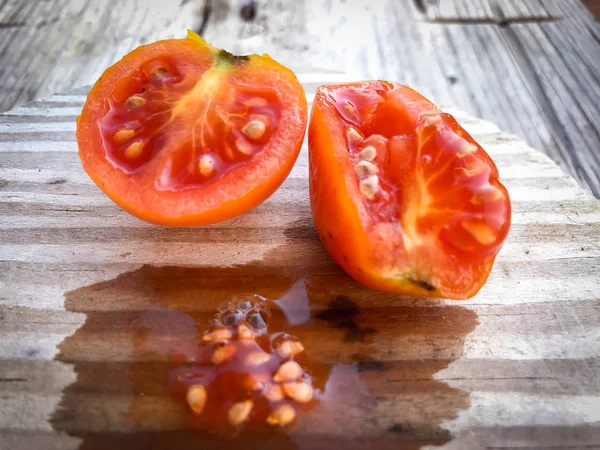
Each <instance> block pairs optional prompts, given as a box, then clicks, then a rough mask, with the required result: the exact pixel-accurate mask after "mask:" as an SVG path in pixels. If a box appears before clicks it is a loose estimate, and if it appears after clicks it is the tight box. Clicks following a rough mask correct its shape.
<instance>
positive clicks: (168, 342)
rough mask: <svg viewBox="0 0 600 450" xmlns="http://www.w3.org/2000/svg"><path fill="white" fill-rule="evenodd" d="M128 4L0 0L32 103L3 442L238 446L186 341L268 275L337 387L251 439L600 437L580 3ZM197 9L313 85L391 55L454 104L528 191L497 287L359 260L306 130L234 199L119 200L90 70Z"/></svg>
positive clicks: (0, 325)
mask: <svg viewBox="0 0 600 450" xmlns="http://www.w3.org/2000/svg"><path fill="white" fill-rule="evenodd" d="M106 5H107V3H106V2H101V1H100V2H99V1H92V0H81V1H75V0H52V1H18V0H4V1H0V61H3V64H2V65H1V67H0V93H1V95H0V101H2V102H4V103H3V104H4V106H5V109H9V108H10V107H11V106H12V105H13V104H15V103H19V106H17V107H15V108H13V109H12V110H11V111H9V112H7V113H6V114H4V115H2V116H0V449H2V450H4V449H11V450H12V449H17V450H19V449H31V448H36V449H37V448H43V449H64V448H67V449H71V448H73V449H74V448H82V449H97V448H114V449H119V448H126V449H132V448H189V447H190V446H192V445H196V446H197V447H198V448H204V449H206V448H222V447H223V444H222V442H220V441H218V440H216V439H215V438H214V437H211V436H207V435H205V434H203V433H198V432H191V431H189V430H188V429H187V428H186V426H185V423H186V420H187V419H186V418H187V415H188V414H189V413H188V412H187V409H186V407H185V405H184V404H183V403H182V402H181V401H180V400H177V399H174V398H173V397H172V396H170V395H169V392H168V388H167V383H166V376H167V374H168V370H169V369H168V363H167V361H168V359H169V355H170V354H171V351H172V349H173V348H174V347H175V346H177V345H179V344H181V343H182V342H183V343H187V344H189V343H193V342H195V340H196V339H197V337H198V336H199V335H200V334H201V333H202V332H203V331H204V330H205V328H206V326H207V325H208V322H209V320H210V319H211V317H212V316H213V314H214V311H215V309H216V308H217V307H218V306H219V305H221V304H222V303H223V302H226V301H228V300H229V299H231V298H232V297H239V296H246V295H253V294H257V295H260V296H262V297H264V298H266V299H268V301H269V302H270V303H269V304H270V305H271V308H272V309H273V314H274V315H275V316H277V315H279V316H281V317H284V318H287V319H286V320H284V321H283V322H284V325H285V326H284V329H285V330H286V331H289V332H290V333H293V334H295V335H297V336H298V337H299V338H300V339H301V340H302V342H303V343H304V344H305V346H306V348H307V352H308V353H309V354H310V355H311V357H312V358H313V359H314V360H315V361H316V362H317V363H318V364H319V365H320V366H319V367H322V368H324V370H322V371H321V372H320V373H323V374H324V375H322V376H321V379H319V380H318V381H319V383H320V385H321V386H322V387H324V388H325V391H324V394H323V398H322V400H323V401H322V406H321V407H320V408H319V409H317V410H315V411H314V413H313V414H310V415H307V416H305V417H302V418H301V420H300V422H299V424H298V425H297V426H296V427H295V428H294V429H293V430H292V431H291V432H290V433H277V434H275V435H273V436H270V437H269V438H268V439H269V440H268V441H265V440H264V439H266V438H264V436H263V437H261V436H251V437H250V438H248V439H246V440H245V441H244V443H245V444H246V445H245V446H246V447H250V448H253V446H254V447H256V448H274V449H275V448H276V449H278V450H280V449H287V448H311V449H312V448H317V449H319V448H327V449H329V448H331V447H332V446H338V447H340V448H361V449H364V448H373V449H375V448H376V449H381V448H383V449H387V448H390V449H392V448H393V449H396V448H401V449H405V448H406V449H413V448H437V447H433V446H442V447H443V448H446V449H457V450H458V449H460V450H463V449H479V448H490V449H499V448H537V449H563V448H564V449H567V448H568V449H579V448H585V449H590V448H600V377H599V374H600V334H599V327H598V323H600V297H599V294H598V293H599V292H600V289H599V288H600V269H599V267H600V202H599V201H598V200H595V199H594V198H593V197H592V196H590V195H589V194H588V193H586V192H585V191H584V189H585V190H588V191H589V190H593V191H594V192H595V193H596V194H598V192H600V190H599V186H600V183H599V181H598V173H599V171H600V169H599V165H598V158H599V152H598V150H599V149H600V145H599V142H600V137H599V136H600V134H599V131H598V128H599V125H598V122H599V121H598V117H600V116H599V115H598V111H597V110H598V107H599V106H598V105H600V81H599V80H600V78H599V77H598V73H600V70H598V67H599V65H600V57H599V56H600V47H599V46H598V37H599V36H600V33H599V31H598V24H597V22H594V21H593V19H592V18H591V16H589V15H587V13H586V12H585V10H584V9H583V8H582V7H581V5H580V3H579V2H577V1H575V0H554V1H541V0H540V1H525V0H523V1H517V0H512V1H509V0H505V1H504V0H503V1H492V0H478V1H469V2H466V1H458V0H455V1H444V0H442V1H440V2H439V3H438V4H437V5H433V2H426V1H421V2H409V1H405V2H402V1H394V0H382V1H378V0H370V1H362V0H360V1H354V0H353V1H349V0H348V1H346V2H341V1H334V0H331V1H322V0H306V1H304V2H301V1H297V0H296V1H285V0H272V1H266V0H265V1H259V2H257V5H258V6H257V8H256V11H255V15H254V18H252V19H250V20H246V19H244V18H242V17H241V16H240V13H239V7H240V5H239V3H238V2H231V1H219V0H214V1H212V2H209V3H206V2H202V3H201V4H200V3H198V2H194V1H185V0H183V1H181V2H179V1H177V2H168V1H164V0H163V1H160V2H158V1H157V2H153V1H148V2H143V1H141V0H139V1H125V0H115V1H114V2H111V4H110V5H111V7H110V8H107V7H106ZM197 11H201V12H203V14H198V13H197ZM245 11H246V13H248V10H245ZM250 15H251V14H250ZM247 16H248V15H247ZM186 27H192V28H195V29H199V28H201V29H202V32H203V35H204V36H205V37H207V38H208V39H210V40H212V41H214V42H215V44H217V45H219V46H226V47H228V48H229V49H230V50H232V51H234V52H240V53H248V52H256V51H259V52H262V51H266V52H269V53H271V54H272V55H273V56H274V57H275V58H277V59H279V60H280V61H281V62H283V63H285V64H288V65H289V66H291V67H292V68H293V69H295V70H296V71H297V72H299V73H300V77H301V80H302V81H303V83H304V84H305V86H306V89H307V94H308V96H309V100H310V99H311V97H312V94H314V91H315V89H316V86H317V85H318V84H320V83H326V82H336V81H342V79H349V78H353V79H355V78H388V79H392V80H397V81H402V82H405V83H407V84H409V85H412V86H414V87H416V88H417V89H419V90H421V91H423V92H424V93H426V94H428V95H430V96H432V97H433V98H434V99H435V100H437V101H438V102H439V103H440V104H442V105H448V106H453V107H454V109H453V110H452V111H451V112H454V111H457V112H456V114H457V117H458V118H459V120H460V121H461V122H462V123H463V124H464V126H465V127H466V128H467V129H468V130H469V131H470V132H471V133H473V135H474V136H475V137H476V139H478V140H479V141H480V142H481V143H482V145H483V146H484V148H486V149H487V150H488V151H489V153H490V154H491V155H492V157H493V158H494V159H495V160H496V161H497V163H498V166H499V169H500V173H501V177H502V179H503V181H504V182H505V184H506V185H507V187H508V189H509V191H510V193H511V197H512V199H513V205H514V215H513V227H512V230H511V234H510V236H509V239H508V241H507V243H506V245H505V246H504V248H503V250H502V252H501V254H500V256H499V258H498V261H497V264H496V266H495V268H494V271H493V272H492V275H491V277H490V280H489V282H488V284H487V285H486V286H485V287H484V289H483V290H482V291H481V293H480V294H479V295H478V296H477V297H476V298H474V299H472V300H470V301H468V302H451V301H444V300H426V299H417V298H402V297H396V296H392V295H388V294H382V293H378V292H375V291H373V290H370V289H367V288H365V287H362V286H360V285H359V284H357V283H355V282H354V281H352V280H351V279H350V278H348V277H347V276H346V275H345V274H344V273H343V272H342V271H341V270H340V269H339V267H337V266H336V265H335V263H333V261H332V260H331V259H330V258H329V256H328V255H327V254H326V252H325V251H324V250H323V248H322V246H321V244H320V242H319V240H318V238H317V236H316V233H315V231H314V227H313V225H312V220H311V218H310V209H309V205H308V197H307V183H308V181H307V160H306V149H304V150H303V153H302V154H301V156H300V158H299V161H298V163H297V164H296V166H295V168H294V170H293V172H292V174H291V176H290V178H289V179H288V180H287V181H286V183H285V184H284V186H283V187H282V188H281V189H280V190H278V191H277V193H276V194H275V195H274V196H273V197H271V198H270V199H269V200H268V201H267V202H265V203H264V204H263V205H261V206H260V207H258V208H257V209H256V210H254V211H252V212H250V213H248V214H246V215H244V216H242V217H239V218H236V219H233V220H230V221H228V222H225V223H223V224H219V225H215V226H210V227H206V228H202V229H163V228H160V227H156V226H152V225H149V224H146V223H143V222H140V221H138V220H137V219H134V218H132V217H130V216H128V215H127V214H125V213H123V212H122V211H121V210H119V208H117V207H116V206H115V205H114V204H112V202H110V201H109V200H108V199H107V198H106V197H105V196H104V195H103V194H102V193H101V192H100V191H99V190H98V189H97V188H96V187H95V186H94V185H93V183H92V182H91V181H90V180H89V179H88V178H87V176H86V175H85V174H84V173H83V171H82V169H81V166H80V162H79V160H78V157H77V154H76V142H75V138H74V126H75V125H74V120H75V116H76V115H77V114H78V113H79V111H80V109H81V106H82V103H83V100H84V98H85V94H86V93H87V88H82V89H74V88H73V86H77V85H80V84H89V83H90V82H92V81H94V80H95V78H96V77H97V76H98V75H99V73H100V72H101V71H102V70H103V69H104V67H105V66H107V65H108V64H109V63H111V62H112V61H114V60H116V59H118V57H120V56H121V55H122V54H124V53H125V52H127V51H128V50H129V49H131V48H132V47H134V46H136V45H138V44H139V43H140V42H148V41H151V40H154V39H156V38H159V37H167V36H175V35H176V36H181V35H182V29H184V28H186ZM339 73H345V74H346V75H343V76H341V75H338V74H339ZM54 91H59V92H63V94H60V95H55V96H51V97H49V98H46V97H48V95H49V94H50V93H52V92H54ZM30 98H39V99H41V100H38V101H36V102H34V103H30V104H21V103H23V102H24V101H26V100H27V99H30ZM42 98H44V99H42ZM461 110H462V111H465V112H466V113H462V112H458V111H461ZM473 116H480V117H484V118H486V119H489V120H490V121H491V122H489V121H484V120H480V119H475V118H473ZM500 130H503V131H500ZM506 132H509V133H506ZM511 133H512V134H511ZM515 134H516V135H518V136H519V137H517V136H515ZM523 139H525V140H527V141H528V142H529V143H530V144H532V145H533V146H534V147H535V148H536V149H537V150H539V151H535V150H532V149H531V148H530V147H528V146H527V145H526V144H525V143H524V142H523ZM540 152H544V153H546V155H548V156H550V157H551V158H552V159H554V160H555V161H558V162H559V163H560V164H561V166H562V167H563V168H564V169H565V170H566V171H568V172H569V173H570V174H571V175H572V176H573V177H574V178H575V179H573V178H571V177H569V176H567V175H565V174H564V173H563V171H561V170H560V169H559V168H558V167H557V166H556V165H555V164H554V163H553V162H552V161H551V160H550V159H548V158H547V157H546V156H544V155H543V154H542V153H540ZM580 186H583V187H584V189H582V188H581V187H580ZM326 383H327V384H326ZM261 439H263V441H262V442H261V441H260V440H261ZM259 442H260V444H261V445H260V446H259V445H258V443H259Z"/></svg>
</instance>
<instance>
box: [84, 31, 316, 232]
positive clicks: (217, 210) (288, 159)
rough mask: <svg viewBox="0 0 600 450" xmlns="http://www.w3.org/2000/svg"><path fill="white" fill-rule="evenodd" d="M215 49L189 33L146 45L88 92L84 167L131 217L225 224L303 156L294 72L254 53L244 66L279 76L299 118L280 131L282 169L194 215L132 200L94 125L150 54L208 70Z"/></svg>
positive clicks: (299, 91)
mask: <svg viewBox="0 0 600 450" xmlns="http://www.w3.org/2000/svg"><path fill="white" fill-rule="evenodd" d="M214 51H216V49H215V48H214V47H212V46H211V45H210V44H207V43H206V42H204V41H203V40H202V39H201V38H199V37H198V36H196V35H194V34H193V33H191V32H190V33H189V35H188V38H187V39H172V40H165V41H159V42H155V43H153V44H148V45H143V46H141V47H138V48H137V49H135V50H133V51H132V52H130V53H129V54H127V55H126V56H125V57H123V59H122V60H121V61H119V62H117V63H116V64H114V65H113V66H111V67H109V68H108V69H107V70H106V71H105V72H104V73H103V74H102V76H101V77H100V78H99V79H98V81H97V82H96V83H95V84H94V86H93V88H92V90H91V91H90V93H89V94H88V98H87V100H86V104H85V106H84V108H83V111H82V113H81V115H80V116H79V117H78V118H77V131H76V136H77V141H78V147H79V156H80V159H81V161H82V165H83V168H84V170H85V171H86V173H87V174H88V175H89V176H90V178H91V179H92V180H93V181H94V182H95V183H96V185H98V187H99V188H100V189H101V190H102V191H103V192H104V193H105V194H106V195H107V196H108V197H109V198H110V199H111V200H113V201H114V202H115V203H116V204H117V205H118V206H120V207H121V208H122V209H123V210H125V211H127V212H128V213H129V214H131V215H133V216H136V217H138V218H140V219H142V220H145V221H147V222H150V223H154V224H158V225H166V226H179V227H180V226H202V225H208V224H213V223H217V222H221V221H224V220H227V219H230V218H233V217H235V216H238V215H240V214H243V213H245V212H247V211H249V210H251V209H253V208H255V207H256V206H258V205H259V204H261V203H262V202H264V201H265V200H266V199H267V198H268V197H270V196H271V195H272V194H273V193H274V192H275V191H276V190H277V189H278V188H279V186H280V185H281V184H282V183H283V182H284V181H285V179H286V178H287V177H288V175H289V173H290V172H291V170H292V167H293V166H294V163H295V161H296V159H297V157H298V154H299V153H300V149H301V147H302V141H303V137H304V132H305V130H306V124H307V104H306V96H305V94H304V90H303V88H302V86H301V85H300V84H299V82H298V80H297V78H296V76H295V75H294V73H293V72H292V71H291V70H289V69H287V68H286V67H284V66H282V65H280V64H279V63H277V62H276V61H274V60H273V59H271V58H270V57H269V56H268V55H250V56H249V57H248V62H247V63H246V67H247V69H248V70H249V71H252V73H253V76H255V77H257V78H259V77H260V76H261V74H268V73H274V72H275V73H277V74H278V76H279V77H280V79H281V80H282V84H284V85H285V87H286V92H285V93H284V94H283V95H284V97H285V98H284V102H285V103H284V104H283V107H284V108H285V107H293V108H295V112H297V118H296V120H295V124H294V125H293V126H292V127H291V129H289V130H286V131H284V132H283V133H282V134H283V135H289V136H291V138H290V139H289V140H287V141H284V142H285V144H286V145H287V147H286V149H285V152H281V153H282V154H283V153H285V154H284V155H280V156H278V161H279V164H278V166H277V167H276V169H274V170H271V171H270V172H269V173H268V174H267V175H264V176H263V177H262V178H261V182H260V183H257V184H255V185H253V186H248V187H247V188H246V189H243V188H242V189H237V190H236V191H235V192H236V195H235V196H234V197H232V198H228V199H227V201H224V202H221V203H220V204H218V205H217V206H216V207H211V208H197V210H196V211H186V212H185V213H183V214H173V213H172V212H171V211H169V210H167V209H160V208H154V207H153V203H154V202H152V199H151V198H150V199H145V200H144V201H143V202H142V201H132V199H131V198H132V196H131V195H130V194H131V191H132V184H135V183H131V181H128V180H127V175H126V174H123V173H118V171H117V170H116V169H114V168H113V167H112V166H110V164H109V163H108V162H107V161H106V158H105V157H104V153H103V152H102V151H99V150H98V149H102V146H103V143H102V137H101V136H100V135H99V133H98V129H97V126H96V122H97V120H98V118H99V117H101V116H102V115H103V114H104V113H105V110H106V99H107V98H109V97H110V96H111V95H113V89H114V88H115V86H116V85H117V83H118V82H119V80H121V79H122V78H123V77H126V76H127V74H128V73H129V72H131V71H132V70H134V69H135V68H136V67H137V65H138V64H140V62H141V61H144V60H147V59H148V58H149V57H151V56H161V55H168V56H170V57H174V58H178V57H180V58H182V59H183V60H186V61H192V62H193V64H195V65H197V66H199V67H202V66H205V67H209V66H210V65H211V64H213V62H214V58H215V56H214ZM186 58H187V59H186ZM290 86H291V87H290ZM280 141H281V140H280ZM259 156H260V155H259ZM107 180H109V181H110V182H107ZM217 184H218V182H217ZM135 187H136V188H138V189H140V190H144V189H145V188H147V186H143V185H140V186H135ZM202 195H210V191H208V194H207V193H203V194H202ZM161 197H164V196H161V195H160V194H156V198H157V199H160V198H161ZM134 198H135V196H134ZM173 203H175V204H176V203H177V200H176V199H175V200H174V201H173Z"/></svg>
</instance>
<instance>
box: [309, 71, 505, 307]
mask: <svg viewBox="0 0 600 450" xmlns="http://www.w3.org/2000/svg"><path fill="white" fill-rule="evenodd" d="M376 83H384V82H361V83H351V84H348V85H339V86H322V87H320V88H319V90H318V91H317V96H316V98H315V102H314V104H313V109H312V111H311V118H310V124H309V133H308V139H309V164H310V200H311V210H312V215H313V220H314V223H315V226H316V228H317V231H318V234H319V237H320V239H321V241H322V242H323V244H324V246H325V248H326V249H327V251H328V252H329V254H330V255H331V256H332V258H333V259H334V260H335V261H336V262H337V263H338V264H339V265H340V266H341V267H342V268H343V269H344V270H345V271H346V272H347V273H348V274H349V275H350V276H352V277H353V278H354V279H356V280H357V281H359V282H361V283H363V284H365V285H367V286H369V287H372V288H375V289H378V290H382V291H387V292H391V293H396V294H401V295H411V296H424V297H445V298H452V299H466V298H470V297H472V296H474V295H475V294H476V293H477V292H478V291H479V289H480V288H481V287H482V286H483V285H484V284H485V282H486V280H487V278H488V276H489V273H490V270H491V268H492V265H493V262H494V259H495V257H496V255H497V253H498V251H499V250H500V248H501V245H502V242H503V241H504V239H505V238H506V235H507V233H508V229H509V226H510V210H511V208H510V200H509V196H508V192H507V191H506V189H505V188H504V186H502V184H500V182H499V181H498V171H497V168H496V166H495V164H494V163H493V161H492V160H491V158H489V156H488V155H487V154H486V153H485V152H484V151H483V149H481V147H479V146H478V145H477V144H476V143H475V141H474V140H473V138H472V137H471V136H469V135H468V134H467V133H466V131H464V130H463V129H462V128H461V127H460V126H459V125H458V124H457V123H456V122H455V121H454V119H453V118H452V117H451V116H449V115H445V114H441V111H439V110H438V109H437V108H436V107H435V106H434V105H433V104H432V103H431V102H429V101H428V100H427V99H426V98H424V97H423V96H421V95H420V94H418V93H416V92H415V91H413V90H411V89H409V88H407V87H405V86H401V85H398V84H391V83H385V84H386V85H387V89H390V91H389V93H387V94H385V95H386V96H387V97H386V98H387V99H388V100H389V101H386V102H382V103H381V104H379V106H378V108H377V109H373V108H370V107H369V106H365V108H364V109H361V112H360V114H359V115H361V118H360V119H357V120H356V121H355V122H354V123H355V124H357V126H358V125H359V124H361V123H362V124H363V125H364V126H363V129H362V131H363V132H364V136H365V137H367V136H370V135H371V134H372V133H376V132H377V133H378V132H382V133H383V132H390V130H392V131H394V130H393V129H396V130H395V131H394V132H397V131H398V130H401V131H402V133H405V136H404V137H405V138H406V143H403V144H402V145H405V146H407V148H408V155H409V156H407V157H406V158H402V159H399V160H396V161H395V162H394V163H393V169H394V170H395V171H399V172H403V173H404V172H406V173H408V174H409V175H407V176H406V179H405V180H404V183H405V184H406V185H405V186H401V188H400V189H401V190H402V191H403V192H404V197H401V201H400V207H401V208H403V209H402V211H403V213H402V214H401V215H400V216H399V217H393V218H392V219H393V220H390V222H400V223H401V226H402V228H403V229H399V226H398V224H397V223H391V224H387V223H382V221H380V220H378V219H376V218H374V217H373V214H372V213H371V212H370V211H369V208H368V207H367V206H366V205H365V203H366V202H365V201H364V198H363V197H362V196H361V192H360V190H359V187H358V185H357V177H356V175H355V169H354V167H353V163H352V161H351V157H350V156H349V148H348V145H349V144H348V142H347V140H346V137H345V135H344V130H345V129H347V127H348V125H349V124H350V123H349V122H348V121H345V120H343V119H342V117H341V116H344V114H343V111H341V110H339V109H338V110H336V108H335V107H334V106H333V102H332V100H331V99H332V95H333V93H334V92H336V90H338V89H342V90H348V91H350V92H351V94H352V95H354V96H355V97H356V98H360V97H361V96H363V98H369V96H370V95H371V94H370V92H371V91H369V89H371V88H372V86H373V84H376ZM376 90H377V89H376ZM367 103H368V102H366V103H365V105H367ZM340 113H342V114H340ZM377 114H379V116H377ZM382 116H383V117H387V118H388V119H387V120H383V121H382V120H380V119H376V117H382ZM429 117H436V120H438V119H437V117H441V118H442V119H441V120H442V122H443V123H442V125H439V126H437V128H436V126H435V125H432V126H429V125H428V123H429V122H428V120H429V119H428V118H429ZM432 122H433V120H432ZM424 124H426V125H424ZM350 125H351V124H350ZM408 130H409V131H408ZM423 130H425V131H423ZM432 130H433V131H432ZM440 130H441V131H440ZM421 132H423V133H425V132H428V133H432V135H434V134H435V135H434V136H433V139H431V140H429V141H427V142H428V144H427V146H425V147H423V148H424V151H430V152H431V150H432V149H433V150H434V151H435V150H437V149H436V148H434V147H432V146H435V145H442V144H443V145H446V147H449V148H450V147H452V145H454V144H452V143H450V144H452V145H450V144H448V143H447V142H445V141H444V139H445V137H444V136H445V135H444V133H446V134H448V133H451V134H452V136H454V135H455V134H456V136H459V138H458V139H461V142H463V140H464V141H465V142H468V143H469V144H470V145H471V146H472V147H473V150H474V154H476V155H477V158H478V159H477V161H478V162H479V161H483V165H484V166H485V169H486V170H487V172H486V173H489V183H490V186H493V188H494V189H495V190H494V192H495V193H496V194H497V195H498V196H501V198H500V199H499V200H497V201H496V203H495V204H494V205H492V207H490V205H485V208H487V209H489V210H490V211H492V212H493V214H494V216H493V217H490V218H489V222H490V223H495V224H496V226H497V229H496V235H495V239H496V240H495V242H494V244H491V245H488V246H484V245H479V244H477V243H476V244H474V245H471V247H472V248H471V247H470V248H468V249H467V250H469V251H463V250H464V249H463V250H458V249H455V248H452V249H451V251H449V247H448V245H447V244H446V243H444V242H441V241H442V238H441V237H439V236H442V234H443V233H442V232H440V233H439V235H436V239H437V240H436V242H435V246H433V245H430V244H428V245H429V246H428V247H419V245H416V246H415V247H414V248H412V249H411V248H410V247H411V245H409V244H410V242H409V241H410V240H409V236H410V234H411V229H410V228H411V226H412V225H414V224H416V228H417V230H418V232H419V233H420V232H421V228H419V227H429V226H430V225H431V224H430V223H428V222H427V221H426V220H425V221H422V220H421V219H418V220H415V221H414V223H413V224H412V225H411V223H408V222H407V221H408V217H409V215H408V210H409V209H410V207H411V202H416V203H417V204H419V201H418V200H414V194H415V192H414V189H412V188H411V187H410V186H411V185H412V184H416V183H417V182H416V181H415V179H416V177H415V176H414V175H413V174H412V172H414V164H415V162H414V153H415V144H414V142H415V139H416V136H417V135H418V134H419V133H421ZM436 133H437V134H436ZM365 139H366V138H365ZM436 139H437V140H436ZM411 145H412V147H411ZM447 150H448V148H446V149H445V150H444V151H447ZM451 150H452V149H451ZM419 151H421V150H419ZM439 151H440V152H442V150H441V147H440V150H439ZM452 151H453V150H452ZM379 174H380V175H383V174H382V173H381V172H379ZM465 208H466V207H465ZM485 208H484V209H485ZM459 212H460V211H459ZM459 215H460V214H459V213H457V214H455V216H459ZM480 215H481V214H479V215H478V216H477V217H479V216H480ZM403 222H405V223H403ZM434 225H435V224H434ZM438 225H439V228H440V229H442V228H444V226H445V227H446V228H448V226H449V225H448V224H444V223H441V224H438ZM413 228H414V227H413ZM382 229H383V230H384V231H383V232H380V230H382ZM390 230H391V231H390ZM463 231H464V230H463ZM423 233H424V234H423V235H424V236H425V235H426V232H423ZM446 234H447V233H446ZM426 237H427V239H429V236H428V235H427V236H426ZM468 237H469V236H468ZM484 237H485V236H484ZM456 239H458V238H456ZM417 242H418V241H417ZM473 248H474V249H475V250H473Z"/></svg>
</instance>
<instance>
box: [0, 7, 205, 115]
mask: <svg viewBox="0 0 600 450" xmlns="http://www.w3.org/2000/svg"><path fill="white" fill-rule="evenodd" d="M203 13H204V2H198V1H196V0H195V1H181V2H180V1H160V0H43V1H38V0H5V1H2V2H0V61H2V67H3V70H2V71H0V111H5V110H7V109H10V108H11V107H12V106H13V105H15V104H20V103H24V102H26V101H29V100H31V99H33V98H43V97H46V96H48V95H50V94H53V93H55V92H60V91H62V90H65V89H70V88H72V87H74V86H80V85H89V84H92V83H94V82H95V81H96V79H97V78H98V77H99V76H100V74H101V73H102V72H103V71H104V69H105V68H106V67H108V66H109V65H110V64H112V63H114V62H115V61H117V60H118V59H120V58H121V57H122V56H123V55H124V54H126V53H127V52H129V51H131V50H132V49H134V48H135V47H137V46H139V45H141V44H145V43H149V42H152V41H155V40H158V39H165V38H169V37H179V36H182V34H184V33H185V30H186V29H187V28H197V27H198V26H199V24H200V23H201V21H202V17H203Z"/></svg>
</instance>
